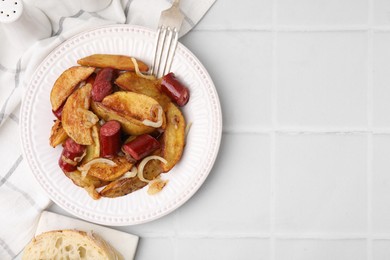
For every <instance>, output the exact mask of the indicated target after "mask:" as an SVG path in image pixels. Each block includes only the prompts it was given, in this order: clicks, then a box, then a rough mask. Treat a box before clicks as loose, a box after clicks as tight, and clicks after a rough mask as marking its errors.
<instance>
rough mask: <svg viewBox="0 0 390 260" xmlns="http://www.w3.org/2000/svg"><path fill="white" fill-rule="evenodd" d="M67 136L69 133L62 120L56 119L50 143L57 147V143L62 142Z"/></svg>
mask: <svg viewBox="0 0 390 260" xmlns="http://www.w3.org/2000/svg"><path fill="white" fill-rule="evenodd" d="M66 138H68V135H67V133H66V132H65V130H64V128H63V127H62V123H61V120H56V121H55V122H54V125H53V127H52V128H51V132H50V139H49V140H50V145H51V146H52V147H56V146H57V145H59V144H62V143H63V142H64V141H65V140H66Z"/></svg>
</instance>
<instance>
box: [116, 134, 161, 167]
mask: <svg viewBox="0 0 390 260" xmlns="http://www.w3.org/2000/svg"><path fill="white" fill-rule="evenodd" d="M158 148H160V143H159V142H158V141H157V139H156V138H154V137H153V136H151V135H149V134H143V135H139V136H137V137H135V138H133V140H131V141H129V142H127V143H125V144H124V145H123V146H122V151H123V152H124V153H126V154H128V155H129V156H131V157H132V158H133V159H135V160H137V161H138V160H141V159H143V158H145V157H146V156H147V155H149V154H151V153H152V152H153V151H155V150H157V149H158Z"/></svg>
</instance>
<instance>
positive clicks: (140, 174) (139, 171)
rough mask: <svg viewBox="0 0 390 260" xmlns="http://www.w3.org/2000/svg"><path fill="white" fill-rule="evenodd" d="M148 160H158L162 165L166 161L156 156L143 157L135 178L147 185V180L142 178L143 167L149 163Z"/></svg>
mask: <svg viewBox="0 0 390 260" xmlns="http://www.w3.org/2000/svg"><path fill="white" fill-rule="evenodd" d="M150 160H159V161H161V162H162V163H164V164H167V163H168V162H167V160H165V159H164V158H162V157H161V156H157V155H151V156H148V157H145V158H144V159H143V160H142V161H141V162H140V164H139V165H138V173H137V176H138V178H139V179H140V180H141V181H143V182H147V183H149V182H150V180H147V179H145V178H144V167H145V165H146V164H147V163H148V162H149V161H150Z"/></svg>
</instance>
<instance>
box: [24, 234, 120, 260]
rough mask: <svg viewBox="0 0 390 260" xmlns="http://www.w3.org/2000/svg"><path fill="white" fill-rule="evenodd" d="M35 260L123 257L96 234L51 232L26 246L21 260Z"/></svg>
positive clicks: (34, 239) (106, 259)
mask: <svg viewBox="0 0 390 260" xmlns="http://www.w3.org/2000/svg"><path fill="white" fill-rule="evenodd" d="M35 259H71V260H73V259H75V260H76V259H102V260H121V259H123V257H122V256H121V255H120V254H119V253H118V252H117V251H116V250H115V249H114V248H112V247H111V246H110V245H109V244H108V243H107V242H106V241H104V240H103V239H102V238H101V237H99V236H98V235H97V234H94V233H87V232H85V231H80V230H53V231H48V232H45V233H42V234H40V235H38V236H36V237H35V238H33V239H32V240H31V242H30V243H29V244H28V245H27V246H26V248H25V250H24V253H23V257H22V260H35Z"/></svg>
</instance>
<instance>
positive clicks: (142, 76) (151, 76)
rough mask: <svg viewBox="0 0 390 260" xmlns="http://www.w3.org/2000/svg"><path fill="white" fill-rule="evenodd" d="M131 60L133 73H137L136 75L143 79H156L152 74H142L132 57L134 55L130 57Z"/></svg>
mask: <svg viewBox="0 0 390 260" xmlns="http://www.w3.org/2000/svg"><path fill="white" fill-rule="evenodd" d="M131 61H132V62H133V64H134V70H135V74H137V76H138V77H141V78H145V79H156V77H155V76H153V75H144V74H142V73H141V71H140V70H139V67H138V63H137V60H136V59H134V57H131Z"/></svg>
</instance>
